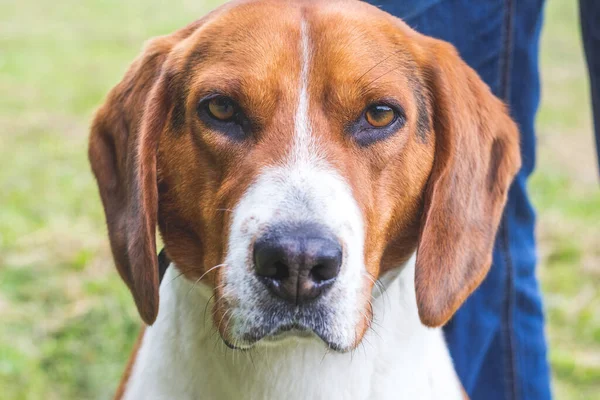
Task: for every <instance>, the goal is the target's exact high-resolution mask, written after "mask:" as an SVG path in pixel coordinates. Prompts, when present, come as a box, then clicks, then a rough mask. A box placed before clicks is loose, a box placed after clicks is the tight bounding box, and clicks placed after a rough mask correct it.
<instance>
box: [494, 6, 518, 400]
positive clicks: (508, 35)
mask: <svg viewBox="0 0 600 400" xmlns="http://www.w3.org/2000/svg"><path fill="white" fill-rule="evenodd" d="M504 5H505V14H504V26H503V43H502V44H503V46H504V48H503V52H502V53H501V61H500V93H499V94H500V96H501V98H502V100H503V101H504V102H505V103H506V104H510V95H511V92H510V73H511V67H512V57H511V55H512V50H513V19H514V1H513V0H505V1H504ZM500 242H501V249H502V253H503V256H504V262H505V265H506V298H505V305H504V313H503V315H502V318H504V322H505V323H504V324H502V326H503V328H502V330H504V332H501V340H502V341H504V342H505V343H504V346H503V347H504V348H505V349H506V350H507V351H505V357H506V358H505V364H504V368H505V376H506V381H505V384H506V386H507V387H506V398H507V400H517V399H518V398H519V396H518V390H517V379H516V369H517V368H516V365H515V338H514V326H513V317H514V306H515V304H514V300H515V290H514V276H513V274H514V263H513V259H512V256H511V254H510V245H509V230H508V224H507V216H506V212H505V213H503V214H502V221H501V224H500Z"/></svg>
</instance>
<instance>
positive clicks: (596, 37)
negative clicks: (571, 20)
mask: <svg viewBox="0 0 600 400" xmlns="http://www.w3.org/2000/svg"><path fill="white" fill-rule="evenodd" d="M579 12H580V19H581V35H582V38H583V47H584V49H585V55H586V59H587V65H588V71H589V74H590V92H591V94H592V110H593V113H594V126H595V128H596V149H597V151H598V168H599V171H600V1H598V0H579Z"/></svg>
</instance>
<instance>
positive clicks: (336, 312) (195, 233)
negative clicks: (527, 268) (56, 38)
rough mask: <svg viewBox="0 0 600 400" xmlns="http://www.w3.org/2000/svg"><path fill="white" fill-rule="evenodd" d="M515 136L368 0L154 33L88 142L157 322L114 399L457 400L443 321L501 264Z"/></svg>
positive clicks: (133, 279) (248, 11) (241, 5)
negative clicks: (160, 247) (495, 257)
mask: <svg viewBox="0 0 600 400" xmlns="http://www.w3.org/2000/svg"><path fill="white" fill-rule="evenodd" d="M518 141H519V133H518V129H517V127H516V125H515V123H514V122H513V121H512V120H511V118H510V117H509V115H508V113H507V110H506V108H505V106H504V104H503V103H502V102H501V101H500V100H498V99H497V98H496V97H494V96H493V95H492V93H491V92H490V90H489V88H488V87H487V86H486V85H485V84H484V83H483V82H482V81H481V79H480V78H479V77H478V75H477V74H476V73H475V72H474V71H473V70H472V69H471V68H469V67H468V66H467V65H466V64H465V63H464V62H463V61H462V60H461V58H460V57H459V55H458V53H457V51H456V50H455V49H454V47H452V46H451V45H450V44H447V43H445V42H443V41H440V40H436V39H433V38H430V37H426V36H424V35H421V34H419V33H417V32H415V31H414V30H412V29H411V28H409V27H408V26H407V25H406V24H405V23H403V22H402V21H401V20H399V19H397V18H395V17H392V16H391V15H389V14H387V13H385V12H383V11H381V10H379V9H377V8H376V7H373V6H370V5H368V4H365V3H361V2H358V1H344V0H335V1H300V0H298V1H275V0H250V1H234V2H231V3H228V4H226V5H224V6H222V7H220V8H218V9H216V10H215V11H213V12H211V13H209V14H208V15H206V16H205V17H204V18H202V19H200V20H198V21H196V22H194V23H192V24H190V25H188V26H186V27H184V28H183V29H181V30H178V31H176V32H175V33H172V34H170V35H166V36H162V37H158V38H154V39H152V40H150V41H149V42H148V43H147V44H146V46H145V48H144V50H143V51H142V53H141V55H140V56H139V57H138V58H137V59H136V60H135V61H134V62H133V64H132V65H131V67H130V68H129V70H128V71H127V72H126V74H125V77H124V78H123V80H122V81H121V82H120V83H119V84H117V86H116V87H114V88H113V89H112V91H111V92H110V93H109V94H108V96H107V99H106V100H105V102H104V104H103V105H102V106H101V107H100V108H99V110H98V111H97V113H96V115H95V118H94V121H93V123H92V127H91V135H90V141H89V159H90V161H91V166H92V170H93V172H94V175H95V177H96V180H97V183H98V187H99V191H100V196H101V199H102V203H103V206H104V210H105V214H106V223H107V226H108V236H109V239H110V245H111V250H112V254H113V256H114V262H115V264H116V267H117V269H118V271H119V273H120V276H121V277H122V279H123V280H124V281H125V283H126V284H127V286H128V287H129V289H130V290H131V292H132V294H133V298H134V300H135V304H136V306H137V309H138V310H139V313H140V315H141V317H142V319H143V321H144V322H145V325H147V326H146V327H145V328H143V330H142V332H141V334H140V337H139V339H138V344H137V345H136V349H135V351H134V352H133V354H132V356H131V359H130V362H129V365H128V367H127V370H126V372H125V374H124V378H123V380H122V382H121V385H120V386H119V389H118V392H117V396H116V397H117V398H123V399H211V400H212V399H257V400H259V399H261V400H262V399H328V400H334V399H378V400H381V399H459V398H464V396H465V395H464V391H463V390H462V386H461V384H460V382H459V379H458V377H457V375H456V373H455V371H454V368H453V365H452V360H451V358H450V355H449V352H448V349H447V346H446V344H445V342H444V338H443V335H442V332H441V329H440V327H441V326H443V325H444V324H445V323H446V322H447V321H448V320H449V319H450V317H451V316H452V315H453V313H454V312H455V311H456V310H457V308H458V307H459V306H460V305H461V304H462V303H463V302H464V301H465V299H466V298H467V296H468V295H469V294H470V293H471V292H472V291H473V290H474V289H475V288H476V287H477V286H478V284H479V283H480V282H481V281H482V279H483V278H484V277H485V275H486V273H487V271H488V269H489V267H490V264H491V253H492V248H493V243H494V238H495V234H496V230H497V228H498V225H499V221H500V218H501V214H502V210H503V208H504V204H505V202H506V197H507V191H508V188H509V186H510V183H511V181H512V179H513V177H514V175H515V174H516V172H517V171H518V169H519V167H520V162H521V161H520V156H519V143H518ZM157 227H158V230H159V233H160V236H161V238H162V241H163V243H164V251H163V252H162V253H161V255H160V257H157V246H156V230H157ZM159 258H160V262H159ZM465 334H468V332H465Z"/></svg>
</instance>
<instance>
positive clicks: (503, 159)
mask: <svg viewBox="0 0 600 400" xmlns="http://www.w3.org/2000/svg"><path fill="white" fill-rule="evenodd" d="M424 40H425V41H426V49H427V51H426V52H425V53H424V54H425V55H424V60H422V61H421V63H420V64H421V65H422V70H423V72H424V78H425V81H426V83H427V87H428V89H429V94H430V98H431V104H432V108H433V112H432V114H433V127H434V133H435V156H434V164H433V169H432V172H431V175H430V177H429V181H428V183H427V188H426V192H425V201H424V213H423V217H422V218H423V219H422V223H421V233H420V238H419V243H418V247H417V261H416V268H415V287H416V296H417V305H418V310H419V316H420V318H421V321H422V322H423V323H424V324H425V325H427V326H440V325H443V324H445V323H446V322H447V321H448V319H450V317H451V316H452V315H453V314H454V313H455V312H456V310H457V309H458V307H459V306H460V305H461V304H462V303H463V302H464V301H465V299H466V298H467V296H468V295H469V294H471V292H472V291H473V290H474V289H475V288H476V287H477V286H478V285H479V284H480V283H481V281H482V280H483V278H484V277H485V275H486V274H487V272H488V270H489V268H490V265H491V262H492V250H493V246H494V240H495V236H496V231H497V229H498V225H499V222H500V218H501V215H502V211H503V208H504V205H505V203H506V198H507V193H508V189H509V186H510V184H511V182H512V179H513V177H514V175H515V174H516V173H517V171H518V170H519V168H520V164H521V159H520V154H519V131H518V129H517V126H516V125H515V123H514V122H513V121H512V120H511V118H510V117H509V116H508V114H507V111H506V108H505V106H504V104H503V103H502V102H501V101H500V100H499V99H497V98H496V97H495V96H494V95H493V94H492V93H491V91H490V89H489V88H488V87H487V85H486V84H485V83H484V82H483V81H482V80H481V79H480V78H479V76H478V75H477V74H476V72H475V71H473V70H472V69H471V68H470V67H469V66H467V64H466V63H465V62H464V61H462V60H461V58H460V57H459V55H458V53H457V51H456V50H455V49H454V47H453V46H452V45H450V44H448V43H445V42H442V41H439V40H435V39H430V38H426V39H424Z"/></svg>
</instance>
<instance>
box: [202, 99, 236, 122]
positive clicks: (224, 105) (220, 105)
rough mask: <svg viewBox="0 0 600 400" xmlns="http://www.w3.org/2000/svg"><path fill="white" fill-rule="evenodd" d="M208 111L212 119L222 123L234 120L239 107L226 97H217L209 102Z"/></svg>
mask: <svg viewBox="0 0 600 400" xmlns="http://www.w3.org/2000/svg"><path fill="white" fill-rule="evenodd" d="M206 110H207V111H208V115H209V116H210V117H211V118H213V119H216V120H218V121H221V122H229V121H232V120H234V119H235V117H236V115H237V113H238V107H237V105H236V104H235V102H234V101H233V100H231V99H230V98H229V97H225V96H217V97H213V98H212V99H210V100H208V102H207V104H206Z"/></svg>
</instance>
